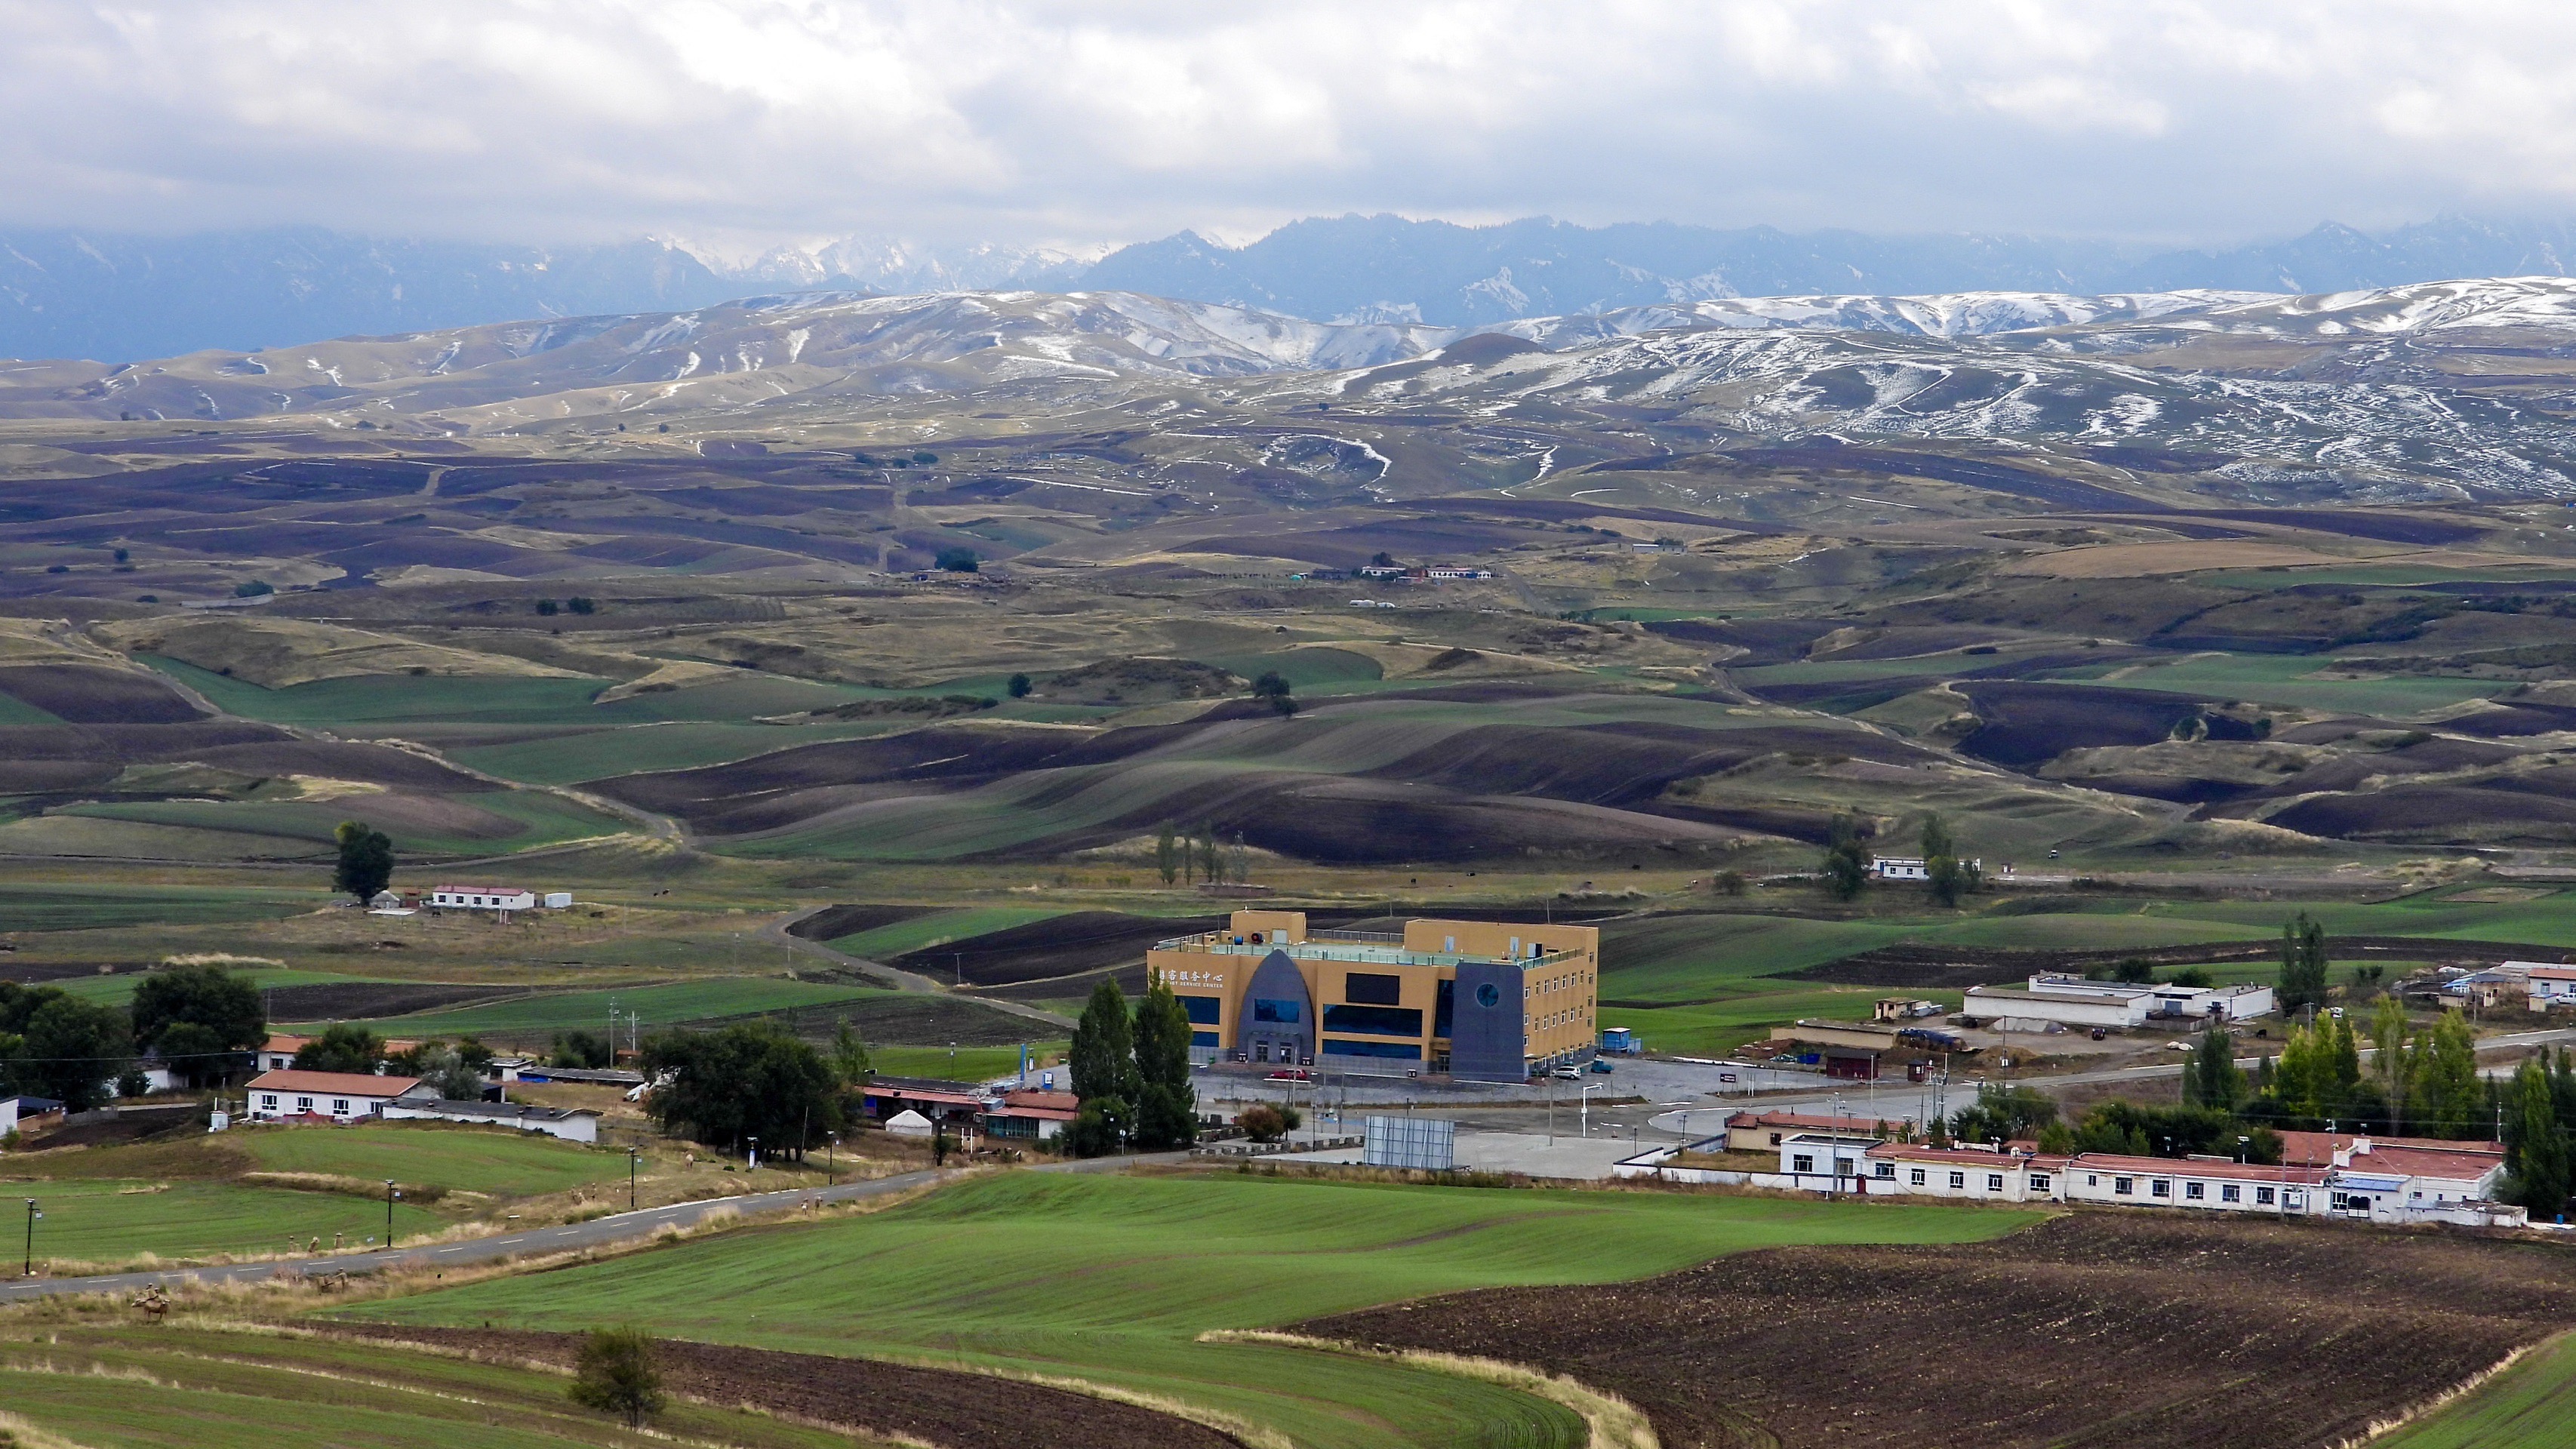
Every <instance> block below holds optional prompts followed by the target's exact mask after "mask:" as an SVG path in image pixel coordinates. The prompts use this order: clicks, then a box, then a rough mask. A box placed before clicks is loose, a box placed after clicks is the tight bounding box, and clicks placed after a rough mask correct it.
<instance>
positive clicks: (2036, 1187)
mask: <svg viewBox="0 0 2576 1449" xmlns="http://www.w3.org/2000/svg"><path fill="white" fill-rule="evenodd" d="M1878 1176H1879V1177H1880V1179H1881V1180H1893V1179H1894V1178H1895V1176H1896V1164H1895V1163H1893V1162H1882V1163H1880V1164H1878ZM1925 1176H1926V1173H1925V1170H1924V1169H1923V1168H1920V1167H1910V1168H1907V1169H1906V1170H1905V1181H1906V1184H1907V1185H1908V1186H1910V1187H1921V1186H1923V1185H1924V1181H1925ZM1985 1178H1986V1191H1988V1192H2001V1191H2003V1190H2004V1175H2003V1174H2002V1173H2000V1172H1989V1173H1987V1174H1985ZM1967 1187H1968V1174H1967V1171H1966V1170H1965V1169H1960V1170H1958V1171H1954V1172H1952V1173H1951V1174H1950V1189H1951V1191H1953V1192H1965V1191H1966V1190H1967ZM2030 1190H2031V1191H2033V1192H2046V1191H2048V1174H2047V1173H2045V1172H2034V1173H2032V1174H2031V1175H2030Z"/></svg>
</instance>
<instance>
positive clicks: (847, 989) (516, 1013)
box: [370, 976, 891, 1037]
mask: <svg viewBox="0 0 2576 1449" xmlns="http://www.w3.org/2000/svg"><path fill="white" fill-rule="evenodd" d="M890 994H891V993H888V992H885V991H881V990H877V989H875V988H871V987H865V986H832V985H825V984H822V983H818V982H809V981H789V980H786V979H784V978H782V977H776V976H723V977H714V978H708V979H702V980H696V981H674V982H666V983H663V984H660V985H654V986H632V987H621V988H615V989H608V988H602V989H599V990H595V991H552V992H543V993H538V994H534V995H529V996H522V997H517V998H515V999H511V1000H506V1001H493V1002H486V1003H483V1004H481V1005H478V1006H467V1007H460V1008H457V1009H455V1010H451V1011H431V1012H423V1013H420V1014H418V1015H414V1016H390V1017H384V1018H380V1019H378V1020H376V1021H373V1022H371V1023H370V1025H373V1026H375V1027H377V1028H378V1029H380V1030H383V1031H389V1032H398V1033H400V1034H401V1035H404V1036H431V1035H440V1036H463V1035H482V1036H495V1037H532V1036H541V1035H546V1034H550V1033H553V1032H558V1031H571V1030H575V1029H582V1028H588V1029H593V1030H604V1029H605V1026H606V1023H607V1020H608V1009H609V1006H610V1004H611V1003H612V1002H613V1003H614V1004H615V1005H616V1007H617V1009H618V1011H619V1012H620V1013H621V1014H622V1013H625V1012H630V1011H631V1012H634V1013H636V1014H637V1015H638V1016H640V1017H641V1018H642V1020H643V1025H644V1029H645V1030H647V1031H650V1030H653V1029H656V1028H659V1027H665V1026H670V1025H672V1024H674V1023H678V1022H691V1021H712V1020H717V1019H720V1018H724V1017H735V1016H756V1015H760V1014H763V1013H771V1012H776V1013H785V1012H790V1011H817V1010H823V1009H827V1008H830V1007H833V1006H837V1005H848V1004H856V1003H860V1002H866V1001H872V1000H876V999H879V998H883V997H885V996H888V995H890Z"/></svg>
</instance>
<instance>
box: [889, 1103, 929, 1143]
mask: <svg viewBox="0 0 2576 1449" xmlns="http://www.w3.org/2000/svg"><path fill="white" fill-rule="evenodd" d="M937 1130H938V1129H936V1128H934V1127H932V1126H931V1125H930V1119H929V1118H927V1117H924V1116H922V1115H921V1114H920V1113H919V1112H915V1111H913V1110H912V1109H911V1108H909V1107H906V1108H905V1109H904V1110H902V1111H900V1112H897V1113H895V1114H894V1115H893V1116H891V1117H888V1118H887V1119H886V1131H888V1132H890V1133H892V1134H894V1135H895V1136H897V1137H929V1136H931V1135H933V1134H934V1133H935V1132H936V1131H937Z"/></svg>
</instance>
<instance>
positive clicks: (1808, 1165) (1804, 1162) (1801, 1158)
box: [1789, 1152, 1816, 1172]
mask: <svg viewBox="0 0 2576 1449" xmlns="http://www.w3.org/2000/svg"><path fill="white" fill-rule="evenodd" d="M1789 1170H1790V1171H1791V1172H1813V1171H1815V1170H1816V1159H1815V1158H1814V1157H1812V1156H1810V1155H1809V1154H1807V1153H1804V1152H1796V1153H1792V1154H1790V1156H1789Z"/></svg>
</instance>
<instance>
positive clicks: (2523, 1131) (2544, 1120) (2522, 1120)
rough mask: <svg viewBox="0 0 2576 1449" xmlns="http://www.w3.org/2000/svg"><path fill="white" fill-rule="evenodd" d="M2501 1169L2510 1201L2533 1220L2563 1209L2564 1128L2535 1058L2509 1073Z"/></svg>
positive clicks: (2546, 1074)
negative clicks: (2508, 1175)
mask: <svg viewBox="0 0 2576 1449" xmlns="http://www.w3.org/2000/svg"><path fill="white" fill-rule="evenodd" d="M2504 1145H2505V1166H2506V1168H2507V1169H2508V1170H2509V1171H2511V1172H2512V1173H2513V1178H2514V1185H2515V1189H2516V1192H2515V1199H2514V1200H2515V1201H2517V1202H2519V1203H2521V1204H2522V1205H2523V1206H2524V1207H2525V1208H2527V1209H2529V1210H2530V1212H2531V1215H2532V1216H2533V1217H2534V1218H2542V1219H2545V1218H2552V1217H2556V1216H2557V1215H2558V1214H2559V1213H2562V1212H2564V1211H2566V1209H2567V1194H2568V1186H2569V1184H2568V1152H2567V1133H2566V1129H2565V1128H2563V1127H2562V1126H2560V1124H2559V1120H2558V1104H2557V1102H2556V1100H2555V1099H2554V1097H2553V1095H2552V1093H2551V1091H2550V1081H2549V1072H2548V1070H2547V1069H2546V1068H2544V1067H2543V1066H2541V1064H2540V1062H2539V1060H2538V1059H2537V1058H2533V1059H2529V1060H2526V1061H2524V1062H2523V1064H2522V1066H2521V1067H2520V1068H2519V1069H2518V1070H2516V1071H2515V1072H2514V1074H2513V1087H2512V1090H2511V1091H2510V1092H2508V1093H2507V1100H2506V1104H2505V1114H2504Z"/></svg>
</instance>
